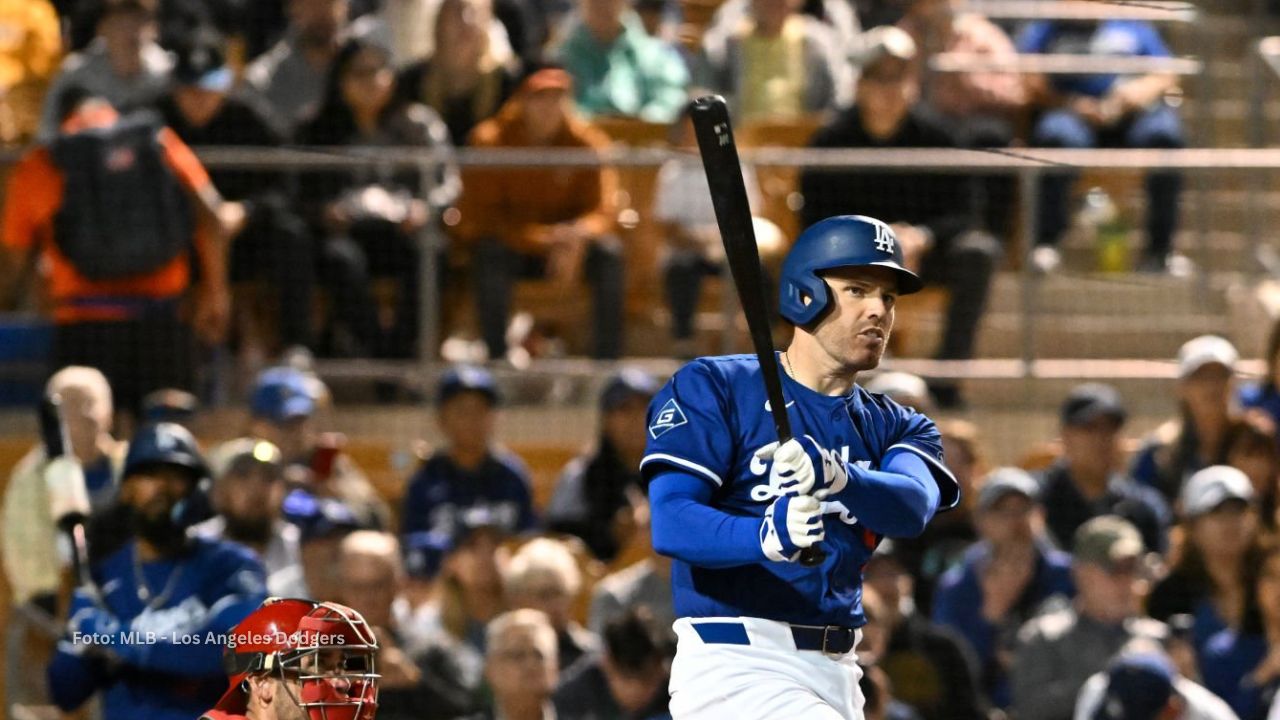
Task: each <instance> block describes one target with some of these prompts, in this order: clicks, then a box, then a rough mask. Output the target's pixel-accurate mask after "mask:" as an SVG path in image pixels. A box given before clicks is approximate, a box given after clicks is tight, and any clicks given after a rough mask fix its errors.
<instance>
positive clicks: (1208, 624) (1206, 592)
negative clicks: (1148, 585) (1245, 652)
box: [1147, 465, 1258, 650]
mask: <svg viewBox="0 0 1280 720" xmlns="http://www.w3.org/2000/svg"><path fill="white" fill-rule="evenodd" d="M1178 507H1179V512H1180V514H1181V516H1182V518H1183V521H1182V529H1183V534H1184V537H1186V539H1187V540H1186V543H1185V545H1184V547H1183V550H1182V554H1181V557H1180V558H1179V559H1178V561H1177V563H1176V564H1175V565H1174V566H1173V567H1172V568H1170V570H1169V574H1168V576H1167V577H1165V579H1164V580H1162V581H1161V582H1160V583H1159V584H1158V585H1157V586H1156V588H1155V590H1154V591H1153V592H1152V593H1151V598H1150V601H1149V604H1148V607H1147V609H1148V611H1149V612H1150V613H1151V616H1152V617H1154V618H1156V619H1157V620H1164V619H1167V618H1169V617H1170V616H1172V615H1176V614H1180V613H1187V614H1190V615H1192V617H1193V618H1194V624H1193V626H1192V643H1193V644H1194V645H1195V647H1196V649H1197V650H1200V649H1202V648H1203V647H1204V646H1205V643H1206V641H1207V640H1208V639H1209V637H1210V636H1212V635H1213V634H1214V633H1216V632H1218V631H1220V630H1223V629H1225V628H1227V627H1238V626H1239V624H1240V621H1241V619H1242V618H1243V616H1244V611H1245V598H1246V596H1247V594H1248V588H1247V584H1248V574H1249V568H1250V567H1256V560H1257V556H1258V555H1257V554H1258V509H1257V503H1256V501H1255V497H1254V492H1253V485H1252V484H1251V483H1250V482H1249V478H1248V477H1246V476H1245V474H1244V473H1243V472H1240V471H1239V470H1237V469H1235V468H1233V467H1230V466H1227V465H1212V466H1210V467H1207V468H1205V469H1203V470H1200V471H1199V472H1197V473H1196V474H1195V475H1192V476H1191V479H1190V480H1188V481H1187V484H1186V487H1184V488H1183V489H1182V493H1181V495H1180V497H1179V499H1178Z"/></svg>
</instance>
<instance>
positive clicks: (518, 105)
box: [457, 67, 623, 358]
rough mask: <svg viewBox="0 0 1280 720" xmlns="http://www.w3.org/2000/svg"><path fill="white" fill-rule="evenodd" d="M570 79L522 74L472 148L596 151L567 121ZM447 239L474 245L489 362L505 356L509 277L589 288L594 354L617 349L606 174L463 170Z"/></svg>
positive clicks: (617, 259)
mask: <svg viewBox="0 0 1280 720" xmlns="http://www.w3.org/2000/svg"><path fill="white" fill-rule="evenodd" d="M571 89H572V80H571V79H570V77H569V74H568V73H567V72H565V71H564V70H562V69H559V68H551V67H548V68H543V69H541V70H538V71H536V72H534V73H533V74H531V75H530V76H529V77H528V78H526V79H525V81H524V82H523V83H522V84H521V86H520V88H519V89H518V90H517V91H516V94H515V95H514V96H512V98H511V99H510V100H508V101H507V102H506V104H504V105H503V106H502V109H501V110H499V111H498V114H497V115H496V116H495V117H493V118H490V119H489V120H486V121H484V122H483V123H481V124H479V125H477V126H476V128H475V129H474V130H472V131H471V138H470V141H469V142H468V144H469V145H471V146H472V147H478V148H494V147H513V148H516V147H518V148H572V149H595V150H603V149H604V148H607V147H608V146H609V139H608V138H607V137H606V136H605V135H604V133H602V132H600V131H599V130H597V129H596V128H594V127H592V126H591V125H590V124H588V123H586V122H584V121H583V120H581V119H579V118H578V117H576V116H575V115H574V113H573V110H572V107H571V105H570V103H571V102H572V98H571V96H570V91H571ZM462 186H463V192H462V199H461V201H460V211H461V217H460V220H459V223H458V226H457V233H458V235H460V236H461V237H462V238H464V239H466V240H469V241H471V242H473V243H475V253H474V255H473V258H472V263H473V267H474V268H475V291H476V295H477V297H476V301H477V303H478V307H479V313H480V326H481V332H482V333H483V335H484V341H485V343H486V344H487V345H488V346H489V357H492V358H499V357H503V356H504V355H505V354H506V350H507V348H506V339H505V330H506V322H507V315H508V313H509V312H510V306H511V287H512V285H513V284H514V283H515V280H516V278H518V277H548V278H551V279H554V280H557V281H560V282H563V283H566V284H567V283H570V282H573V281H574V280H575V279H577V278H578V277H579V275H580V274H585V275H586V279H587V281H588V282H589V283H591V285H592V290H593V292H592V296H593V297H592V302H593V308H592V310H593V326H594V331H595V350H594V355H595V356H596V357H598V358H616V357H617V356H618V354H619V353H620V351H621V344H622V301H623V274H622V273H623V268H622V250H621V247H620V243H619V240H618V238H617V236H616V235H615V234H614V233H615V231H616V227H615V226H616V210H615V209H614V208H613V197H614V194H615V192H616V191H617V178H616V176H615V175H614V172H613V171H612V170H611V169H609V168H603V167H596V166H589V167H576V168H575V167H564V168H529V169H525V168H515V169H512V168H472V169H471V170H470V171H468V172H464V173H463V181H462Z"/></svg>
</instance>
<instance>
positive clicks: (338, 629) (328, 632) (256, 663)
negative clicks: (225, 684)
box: [214, 598, 378, 720]
mask: <svg viewBox="0 0 1280 720" xmlns="http://www.w3.org/2000/svg"><path fill="white" fill-rule="evenodd" d="M377 650H378V641H377V639H376V638H375V637H374V635H373V630H372V629H371V628H370V627H369V625H368V624H367V623H366V622H365V620H364V618H363V617H361V616H360V613H358V612H356V611H355V610H352V609H351V608H349V607H346V606H345V605H338V604H337V603H321V602H315V601H313V600H296V599H282V598H268V599H267V601H266V602H264V603H263V604H262V607H260V608H258V609H257V610H255V611H253V613H251V614H250V615H249V616H248V617H246V618H245V619H244V620H242V621H241V622H240V624H239V625H236V627H235V628H234V629H233V630H232V631H231V639H230V642H229V643H228V646H227V649H226V651H225V653H224V654H223V666H224V668H225V669H226V671H227V675H228V676H230V679H231V685H230V687H229V688H228V689H227V692H226V693H225V694H223V696H222V698H221V699H220V700H218V704H217V705H215V706H214V709H216V710H223V711H226V712H229V713H240V714H242V713H244V712H246V711H247V709H248V701H249V686H248V684H247V682H246V681H247V679H248V678H249V677H250V676H251V675H273V676H275V677H278V678H280V679H281V680H292V681H296V682H297V683H298V684H299V686H300V688H301V689H300V691H298V692H296V693H295V691H294V690H293V689H292V685H291V683H288V682H286V684H285V690H286V693H287V694H288V696H289V698H290V699H291V700H292V701H293V702H295V703H297V704H298V705H299V706H300V707H303V708H305V709H306V710H307V715H308V717H309V718H310V720H373V717H374V713H375V712H376V711H377V708H378V676H377V675H376V674H375V673H374V654H375V653H376V652H377Z"/></svg>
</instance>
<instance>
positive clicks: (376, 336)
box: [298, 38, 459, 358]
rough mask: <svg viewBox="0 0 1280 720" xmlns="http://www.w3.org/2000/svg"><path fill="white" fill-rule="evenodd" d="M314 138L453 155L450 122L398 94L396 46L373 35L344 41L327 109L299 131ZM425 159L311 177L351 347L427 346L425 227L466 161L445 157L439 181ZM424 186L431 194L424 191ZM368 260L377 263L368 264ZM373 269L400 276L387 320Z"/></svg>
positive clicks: (312, 206) (311, 203)
mask: <svg viewBox="0 0 1280 720" xmlns="http://www.w3.org/2000/svg"><path fill="white" fill-rule="evenodd" d="M298 135H299V140H300V142H301V143H302V144H304V145H315V146H344V147H356V148H358V147H417V148H422V149H423V150H436V151H440V152H442V153H444V154H445V155H446V156H449V155H450V153H451V152H452V149H453V148H452V146H451V145H450V144H449V138H448V131H447V129H446V128H445V126H444V123H443V122H442V121H441V120H440V117H439V116H438V115H436V114H435V112H434V111H433V110H431V109H430V108H428V107H426V106H424V105H418V104H415V103H410V102H407V101H405V100H402V99H398V98H397V96H396V79H395V72H394V69H393V68H392V66H391V56H390V55H389V54H388V53H387V51H386V49H385V48H384V47H382V46H380V45H377V44H375V43H373V42H371V41H369V40H367V39H361V38H353V39H351V40H348V41H347V42H346V44H344V45H343V46H342V49H341V50H339V51H338V54H337V56H336V57H335V58H334V60H333V63H332V65H330V67H329V75H328V79H327V81H326V84H325V93H324V100H323V104H322V105H321V107H320V111H319V113H318V114H317V115H316V116H315V118H314V119H312V120H311V121H310V122H309V123H307V124H306V125H305V126H303V127H302V129H301V130H300V131H299V134H298ZM420 177H421V175H420V173H419V172H418V171H417V169H416V168H415V169H412V170H408V171H405V170H391V169H389V168H377V167H370V168H359V169H356V170H352V171H349V172H341V171H331V172H311V173H306V174H304V175H303V176H302V177H301V180H300V185H301V188H300V190H301V196H302V202H303V205H304V208H305V209H306V212H307V215H308V219H309V221H310V222H311V225H312V227H313V228H315V230H316V232H317V233H318V234H320V235H321V236H322V237H323V238H325V239H324V250H323V258H322V259H323V265H322V267H323V268H324V280H325V285H326V286H327V287H328V288H329V290H330V292H331V293H332V294H333V295H334V296H335V297H334V306H335V308H337V309H336V310H335V313H336V315H337V319H339V320H341V321H342V324H343V325H344V326H345V328H346V330H347V331H348V332H349V333H350V334H351V335H352V336H353V337H354V338H355V340H356V341H357V347H356V348H354V349H352V350H350V351H348V352H349V353H350V354H357V355H364V354H368V353H371V354H373V355H375V356H377V357H396V358H408V357H414V356H416V355H417V352H418V328H419V325H420V323H421V320H420V319H419V309H420V307H419V306H420V302H419V294H420V291H421V288H420V275H421V272H420V268H419V252H420V251H419V249H418V238H417V235H418V233H419V232H421V231H422V229H423V228H425V227H427V225H428V224H429V223H434V222H436V221H437V220H438V219H439V218H440V215H441V214H442V213H443V211H444V210H445V209H446V208H448V207H449V206H451V205H452V204H453V201H454V199H455V198H457V196H458V190H459V185H458V174H457V168H456V167H455V166H454V165H453V164H452V163H451V162H446V163H442V164H440V165H438V166H437V170H436V174H435V177H434V179H433V182H432V183H431V186H430V187H421V186H420V182H419V180H420ZM420 196H423V197H425V199H422V198H421V197H420ZM366 268H367V270H366ZM369 276H372V277H374V278H388V279H392V280H394V281H395V283H396V300H395V304H394V309H393V311H392V312H391V313H390V316H391V317H390V320H389V321H384V320H383V319H382V315H384V314H386V313H382V312H379V311H378V307H377V304H376V303H375V301H374V298H373V295H372V289H371V287H370V283H369Z"/></svg>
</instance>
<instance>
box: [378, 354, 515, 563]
mask: <svg viewBox="0 0 1280 720" xmlns="http://www.w3.org/2000/svg"><path fill="white" fill-rule="evenodd" d="M436 397H437V421H438V422H439V425H440V432H441V434H443V435H444V439H445V447H444V448H443V449H441V450H438V451H437V452H436V453H435V454H434V455H432V456H431V457H430V458H428V459H427V461H426V462H424V463H423V464H422V467H421V468H419V469H418V472H417V473H415V474H414V476H413V477H412V478H411V479H410V480H409V485H408V487H407V489H406V490H405V494H404V506H403V509H402V511H401V513H400V522H401V532H402V533H404V534H405V535H406V536H409V535H414V534H418V533H425V534H429V535H433V536H439V541H440V542H444V541H446V540H447V539H448V538H449V537H450V536H452V535H454V534H455V533H456V532H458V528H459V527H460V524H461V523H462V522H463V518H464V516H465V515H466V514H468V513H472V512H480V513H484V514H485V515H486V516H487V517H490V518H491V519H492V521H493V522H494V523H495V524H497V525H499V526H500V527H501V528H502V529H503V530H504V531H505V532H507V533H515V532H522V531H525V530H530V529H532V528H533V526H534V525H535V523H536V521H537V519H536V518H535V517H534V514H533V500H532V497H531V496H530V494H529V483H530V481H529V471H528V469H526V468H525V466H524V463H523V462H521V460H520V459H519V458H518V457H516V456H515V455H514V454H513V453H511V452H510V451H508V450H506V449H504V448H501V447H499V446H497V445H496V444H495V443H494V439H493V426H494V422H495V421H496V420H497V410H496V409H497V406H498V404H499V396H498V387H497V385H496V384H495V382H494V379H493V376H492V375H490V374H489V372H488V371H486V370H483V369H481V368H476V367H470V366H458V367H454V368H451V369H449V370H448V371H446V372H445V374H444V375H443V376H442V377H441V378H440V386H439V390H438V392H437V396H436ZM407 542H411V543H412V541H407ZM439 560H440V559H439V557H438V556H431V555H430V554H426V555H422V556H421V557H420V558H419V561H420V562H421V563H422V564H421V565H414V566H413V567H412V572H414V573H415V574H422V575H426V576H427V577H431V576H432V575H434V574H435V572H436V570H438V569H439V567H440V564H439Z"/></svg>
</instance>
